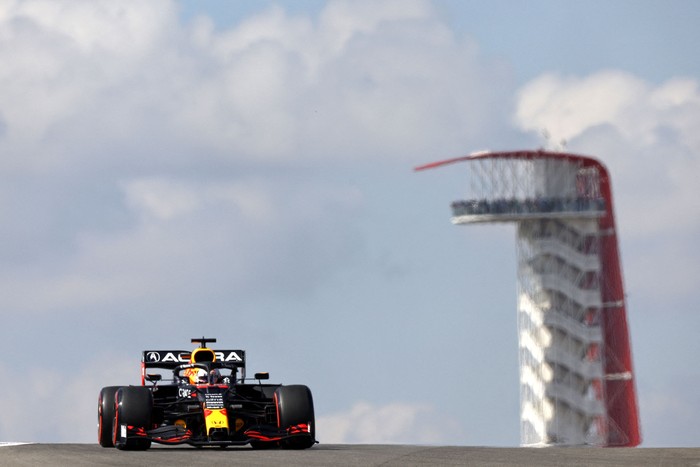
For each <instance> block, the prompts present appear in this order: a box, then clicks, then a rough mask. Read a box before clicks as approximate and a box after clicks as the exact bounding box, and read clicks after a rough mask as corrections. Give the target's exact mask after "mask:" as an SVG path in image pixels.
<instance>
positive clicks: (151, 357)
mask: <svg viewBox="0 0 700 467" xmlns="http://www.w3.org/2000/svg"><path fill="white" fill-rule="evenodd" d="M146 358H148V361H149V362H154V363H158V362H159V361H160V354H159V353H158V352H148V354H147V355H146Z"/></svg>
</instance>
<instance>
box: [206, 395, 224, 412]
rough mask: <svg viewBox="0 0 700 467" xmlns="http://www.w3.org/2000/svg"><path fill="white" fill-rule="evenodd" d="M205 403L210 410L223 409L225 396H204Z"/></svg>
mask: <svg viewBox="0 0 700 467" xmlns="http://www.w3.org/2000/svg"><path fill="white" fill-rule="evenodd" d="M204 403H205V406H206V408H208V409H223V408H224V395H223V394H209V393H207V394H204Z"/></svg>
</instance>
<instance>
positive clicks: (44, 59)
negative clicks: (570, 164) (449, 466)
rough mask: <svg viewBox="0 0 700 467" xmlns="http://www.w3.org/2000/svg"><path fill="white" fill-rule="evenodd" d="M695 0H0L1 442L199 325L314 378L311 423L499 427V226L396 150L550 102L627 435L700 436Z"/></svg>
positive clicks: (530, 123) (660, 441)
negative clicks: (613, 354) (596, 189)
mask: <svg viewBox="0 0 700 467" xmlns="http://www.w3.org/2000/svg"><path fill="white" fill-rule="evenodd" d="M698 20H700V6H699V4H698V3H697V2H691V1H688V2H681V1H676V2H651V1H645V2H642V1H634V2H632V1H617V2H557V1H551V2H550V1H528V2H506V1H494V2H459V1H438V0H436V1H433V2H430V1H419V0H415V1H353V2H348V1H327V2H326V1H302V2H291V1H290V2H252V1H200V2H194V1H182V2H173V1H168V0H158V1H152V2H140V1H136V0H134V1H122V2H112V1H65V2H63V1H38V0H36V1H34V0H31V1H21V2H16V1H3V2H0V31H3V32H2V34H0V63H2V64H3V65H2V67H0V154H1V155H2V156H1V157H0V177H2V180H1V181H2V183H0V216H1V218H2V223H0V234H1V235H2V238H3V243H2V245H0V258H1V259H2V261H0V313H2V316H3V327H2V329H0V341H1V342H2V343H3V344H2V348H3V350H4V354H5V358H4V359H3V361H2V362H1V363H0V369H2V370H3V373H4V374H11V375H14V377H16V378H17V379H18V380H19V381H22V382H23V383H24V384H23V385H21V386H17V387H16V389H8V390H7V391H5V393H4V394H3V396H2V397H0V409H1V410H2V412H3V413H4V414H6V415H4V416H3V417H2V419H0V441H41V442H94V441H95V439H94V438H95V436H94V431H95V425H94V423H95V407H94V405H95V404H94V403H95V400H96V398H97V393H98V391H99V388H100V387H102V386H107V385H113V384H129V383H136V382H137V381H138V376H139V358H140V351H141V350H143V349H146V348H184V349H187V348H189V339H190V338H191V337H196V336H202V335H207V336H208V337H217V338H218V339H219V343H220V345H221V346H222V347H227V348H230V347H237V348H244V349H246V350H247V351H248V359H249V368H250V370H251V371H269V372H270V373H271V375H272V379H273V380H275V381H281V382H285V383H305V384H308V385H309V386H310V387H311V388H312V390H313V392H314V397H315V402H316V408H317V417H318V435H319V439H320V441H321V442H327V443H330V442H350V443H354V442H368V443H374V442H390V443H432V444H463V445H493V446H515V445H517V444H518V442H519V434H518V375H517V342H516V339H517V334H516V321H515V272H516V271H515V245H514V238H515V232H514V230H513V228H512V226H503V225H501V226H475V227H471V228H458V227H454V226H452V225H451V224H450V222H449V215H450V212H449V204H450V202H451V201H452V200H454V199H457V198H459V197H461V196H462V195H463V194H464V192H465V190H466V187H465V186H464V182H465V174H464V172H462V170H463V169H462V168H459V167H456V166H455V167H450V168H445V169H442V170H436V171H429V172H425V173H415V172H413V171H412V168H413V167H414V166H416V165H419V164H421V163H425V162H430V161H433V160H439V159H444V158H448V157H455V156H460V155H464V154H466V153H469V152H472V151H474V150H479V149H494V150H501V149H511V148H536V147H539V146H542V145H543V144H545V142H544V141H543V140H542V138H541V136H540V133H541V130H542V129H543V128H547V130H548V131H549V132H550V133H551V134H552V138H553V140H554V141H559V140H560V139H565V140H566V141H567V145H568V146H567V148H568V149H569V150H570V151H572V152H578V153H583V154H588V155H593V156H596V157H598V158H600V159H601V160H602V161H603V162H604V163H605V164H606V165H607V166H608V167H609V169H610V172H611V174H612V178H613V193H614V196H615V201H616V213H617V222H618V226H619V230H620V232H619V234H620V235H619V239H620V242H621V245H620V246H621V251H622V260H623V268H624V274H625V283H626V286H627V294H628V312H629V320H630V326H631V334H632V345H633V353H634V358H635V370H636V377H637V388H638V393H639V403H640V410H641V422H642V435H643V438H644V445H645V446H688V445H697V439H698V435H699V434H700V432H699V431H698V426H697V423H696V422H695V421H696V418H697V414H698V413H699V412H700V403H699V402H698V399H697V395H696V389H695V388H696V387H697V385H698V383H699V382H700V372H699V371H698V370H697V368H695V367H694V366H693V365H692V364H688V360H689V358H692V357H691V356H693V355H697V354H698V351H699V350H700V348H699V345H698V340H697V337H696V334H697V332H696V329H697V328H698V326H700V318H698V315H697V313H695V311H696V309H697V307H698V304H700V299H699V296H698V292H697V287H696V284H697V279H696V278H697V277H698V276H699V273H700V267H699V266H698V265H700V253H699V252H698V250H697V248H696V247H695V243H696V241H697V238H698V235H699V234H700V205H699V204H698V202H697V196H698V194H699V193H698V191H699V190H698V188H697V181H696V179H697V175H696V174H697V173H698V172H699V171H700V157H699V156H698V154H699V153H700V139H699V138H698V137H697V130H696V129H697V128H698V125H699V124H700V89H699V88H698V82H699V80H700V70H699V69H698V66H699V65H698V62H697V60H695V56H694V51H695V49H696V47H697V45H698V44H700V37H699V35H700V33H699V32H698V30H697V28H696V25H697V24H698ZM27 348H28V349H29V350H27ZM27 355H30V356H31V357H30V358H29V359H27ZM13 387H14V386H13ZM28 399H29V400H31V401H32V404H31V407H30V408H28V409H26V408H24V407H25V406H26V405H27V404H26V401H27V400H28ZM46 407H58V409H56V410H55V411H53V413H55V416H53V417H51V418H49V419H47V418H46V417H45V415H44V414H45V408H46ZM27 410H28V411H29V412H27ZM27 413H29V415H27ZM37 418H41V419H42V420H45V423H44V424H43V425H37V424H35V423H33V422H31V420H34V419H37ZM66 425H70V426H73V427H75V429H74V430H71V431H68V430H65V429H64V427H65V426H66Z"/></svg>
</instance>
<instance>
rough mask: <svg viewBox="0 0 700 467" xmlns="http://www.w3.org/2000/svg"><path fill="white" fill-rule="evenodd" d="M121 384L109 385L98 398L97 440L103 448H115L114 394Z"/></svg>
mask: <svg viewBox="0 0 700 467" xmlns="http://www.w3.org/2000/svg"><path fill="white" fill-rule="evenodd" d="M117 389H119V386H107V387H106V388H102V390H101V391H100V397H99V398H98V399H97V442H98V443H100V446H102V447H103V448H113V447H114V439H113V434H112V428H113V422H114V395H115V394H116V392H117Z"/></svg>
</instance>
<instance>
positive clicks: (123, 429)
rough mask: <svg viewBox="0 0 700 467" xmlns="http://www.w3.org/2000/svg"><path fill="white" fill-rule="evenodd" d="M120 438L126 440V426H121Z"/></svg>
mask: <svg viewBox="0 0 700 467" xmlns="http://www.w3.org/2000/svg"><path fill="white" fill-rule="evenodd" d="M120 437H122V438H126V425H121V430H120Z"/></svg>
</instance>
